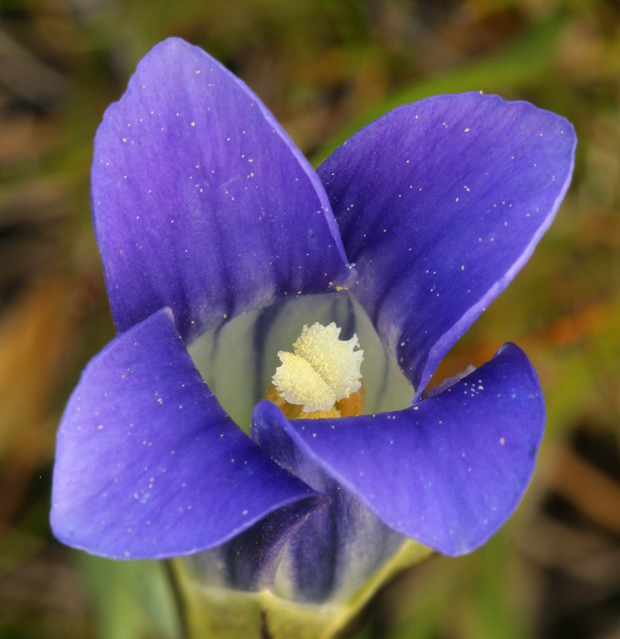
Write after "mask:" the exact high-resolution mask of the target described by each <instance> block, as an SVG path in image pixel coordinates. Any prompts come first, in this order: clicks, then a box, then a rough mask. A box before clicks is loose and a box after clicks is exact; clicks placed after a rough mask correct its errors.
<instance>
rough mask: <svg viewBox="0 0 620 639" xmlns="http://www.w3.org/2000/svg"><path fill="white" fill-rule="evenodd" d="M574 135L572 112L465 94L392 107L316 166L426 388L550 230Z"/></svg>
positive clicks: (408, 367) (374, 315)
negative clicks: (566, 115)
mask: <svg viewBox="0 0 620 639" xmlns="http://www.w3.org/2000/svg"><path fill="white" fill-rule="evenodd" d="M575 144H576V138H575V133H574V131H573V128H572V126H571V125H570V123H568V122H567V121H566V120H564V118H561V117H559V116H557V115H555V114H553V113H550V112H548V111H543V110H541V109H537V108H535V107H533V106H532V105H531V104H528V103H526V102H506V101H504V100H502V99H501V98H499V97H497V96H486V95H480V94H478V93H466V94H462V95H444V96H438V97H435V98H429V99H427V100H423V101H421V102H418V103H415V104H411V105H408V106H405V107H401V108H398V109H395V110H394V111H392V112H391V113H389V114H387V115H386V116H384V117H383V118H381V119H379V120H377V121H376V122H374V123H373V124H370V125H369V126H367V127H366V128H364V129H362V130H361V131H360V132H359V133H357V134H356V135H354V136H353V137H352V138H351V139H350V140H349V141H348V142H346V143H345V144H344V145H343V146H341V147H340V148H339V149H337V150H336V151H335V152H334V153H333V154H332V155H331V156H330V157H329V158H328V159H327V160H326V161H325V162H324V163H323V164H322V165H321V166H320V167H319V169H318V173H319V175H320V176H321V179H322V180H323V184H324V185H325V188H326V190H327V193H328V195H329V198H330V201H331V204H332V208H333V210H334V214H335V215H336V219H337V221H338V225H339V227H340V230H341V233H342V238H343V242H344V245H345V249H346V251H347V255H348V256H349V259H350V260H351V261H352V262H354V263H355V265H356V269H357V271H358V274H359V285H358V286H357V287H356V289H355V293H356V294H357V296H358V297H359V299H360V301H361V303H362V305H363V306H364V308H365V309H366V310H367V312H368V314H369V315H370V317H371V319H372V321H373V323H374V325H375V327H376V328H377V330H378V332H379V334H380V335H381V337H382V339H383V340H384V341H385V342H386V344H387V345H388V347H389V348H390V350H391V351H392V352H393V353H394V354H395V355H396V357H397V360H398V362H399V364H400V365H401V367H402V368H403V370H404V371H405V374H406V375H407V377H408V378H409V379H410V380H411V382H412V383H413V385H414V387H415V389H416V391H417V395H418V396H419V395H420V394H421V392H422V391H423V390H424V388H425V386H426V385H427V383H428V381H429V380H430V377H431V375H432V373H433V372H434V370H435V368H436V366H437V364H438V363H439V361H440V360H441V358H442V357H443V356H444V354H445V353H446V352H447V351H448V349H449V348H450V347H451V346H452V344H454V342H455V341H456V340H457V339H458V338H459V337H460V336H461V335H462V334H463V333H464V332H465V331H466V330H467V328H468V327H469V326H470V325H471V323H472V322H473V321H474V320H475V319H476V318H477V317H478V316H479V315H480V314H481V313H482V311H483V310H485V308H486V307H487V306H488V305H489V304H490V303H491V302H492V301H493V299H495V297H496V296H497V295H498V294H499V293H500V292H501V291H502V290H503V289H504V288H505V287H506V286H507V285H508V283H509V282H510V281H511V280H512V278H513V277H514V276H515V274H516V273H517V271H519V269H520V268H521V267H522V266H523V264H525V262H526V261H527V259H528V258H529V257H530V255H531V253H532V251H533V250H534V247H535V245H536V244H537V242H538V240H539V239H540V238H541V236H542V234H543V233H544V231H545V230H546V229H547V228H548V227H549V225H550V223H551V221H552V219H553V217H554V215H555V213H556V211H557V209H558V207H559V205H560V202H561V201H562V198H563V197H564V194H565V192H566V189H567V188H568V185H569V182H570V177H571V174H572V169H573V157H574V149H575Z"/></svg>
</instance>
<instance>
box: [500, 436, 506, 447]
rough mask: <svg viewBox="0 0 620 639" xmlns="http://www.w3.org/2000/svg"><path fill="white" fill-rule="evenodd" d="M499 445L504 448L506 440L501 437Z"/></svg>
mask: <svg viewBox="0 0 620 639" xmlns="http://www.w3.org/2000/svg"><path fill="white" fill-rule="evenodd" d="M499 443H500V444H501V445H502V446H503V445H504V444H505V443H506V440H505V439H504V438H503V437H500V438H499Z"/></svg>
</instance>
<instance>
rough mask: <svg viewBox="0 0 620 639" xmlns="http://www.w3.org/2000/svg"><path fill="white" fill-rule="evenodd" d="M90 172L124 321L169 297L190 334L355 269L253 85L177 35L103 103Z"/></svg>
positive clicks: (312, 177)
mask: <svg viewBox="0 0 620 639" xmlns="http://www.w3.org/2000/svg"><path fill="white" fill-rule="evenodd" d="M91 177H92V206H93V217H94V224H95V233H96V236H97V242H98V244H99V250H100V252H101V258H102V261H103V265H104V272H105V277H106V286H107V289H108V296H109V299H110V304H111V307H112V314H113V317H114V321H115V324H116V327H117V330H118V331H119V332H122V331H124V330H127V329H128V328H130V327H131V326H133V325H134V324H136V323H137V322H140V321H141V320H143V319H145V318H146V317H148V316H149V315H150V314H152V313H154V312H155V311H157V310H159V309H160V308H162V307H163V306H169V307H171V308H172V310H173V312H174V316H175V319H176V321H177V327H178V329H179V332H180V333H181V335H182V336H183V338H184V339H187V338H190V339H191V338H192V337H193V336H195V335H196V334H198V333H199V332H200V331H201V330H202V329H204V328H206V327H210V326H217V325H219V324H221V323H223V322H224V321H225V320H226V319H228V318H230V317H232V316H233V315H236V314H239V313H242V312H244V311H247V310H250V309H253V308H257V307H259V306H264V305H267V304H270V303H271V302H273V301H274V300H276V299H279V298H280V297H282V296H286V295H293V296H295V295H300V294H307V293H316V292H326V291H329V290H335V287H336V286H337V285H346V283H347V281H348V280H349V279H350V278H351V276H352V272H351V270H350V268H349V265H348V263H347V260H346V256H345V254H344V250H343V247H342V243H341V240H340V236H339V234H338V230H337V227H336V223H335V221H334V218H333V215H332V212H331V209H330V205H329V201H328V199H327V195H326V194H325V191H324V190H323V187H322V185H321V182H320V180H319V178H318V176H317V175H316V173H315V172H314V171H313V170H312V168H311V167H310V165H309V164H308V163H307V161H306V160H305V159H304V158H303V156H302V155H301V153H300V152H299V151H298V150H297V149H296V148H295V146H294V145H293V143H292V142H291V140H290V139H289V138H288V136H287V135H286V133H285V132H284V131H283V129H282V128H281V127H280V126H279V125H278V124H277V122H276V121H275V119H274V118H273V116H272V115H271V114H270V113H269V111H267V109H266V108H265V106H264V105H263V104H262V103H261V101H260V100H259V99H258V98H257V96H256V95H254V93H252V92H251V91H250V90H249V89H248V87H246V86H245V84H243V82H241V81H240V80H239V79H237V78H236V77H235V76H234V75H232V74H231V73H230V72H229V71H227V70H226V69H225V68H224V67H223V66H222V65H221V64H219V63H218V62H217V61H216V60H214V59H213V58H211V57H210V56H209V55H207V54H206V53H205V52H204V51H202V50H201V49H199V48H197V47H193V46H190V45H189V44H187V43H186V42H184V41H183V40H179V39H176V38H172V39H169V40H166V41H164V42H162V43H161V44H159V45H157V46H156V47H155V48H154V49H153V50H152V51H151V52H150V53H149V54H148V55H147V56H146V57H145V58H144V59H143V60H142V62H141V63H140V64H139V65H138V69H137V71H136V73H135V74H134V76H133V77H132V79H131V80H130V82H129V87H128V89H127V92H126V93H125V95H124V96H123V97H122V99H121V100H120V102H117V103H115V104H113V105H111V106H110V107H109V108H108V110H107V111H106V113H105V116H104V119H103V122H102V123H101V126H100V127H99V130H98V131H97V136H96V138H95V153H94V159H93V168H92V176H91Z"/></svg>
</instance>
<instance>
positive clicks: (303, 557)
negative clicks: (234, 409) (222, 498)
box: [252, 401, 403, 603]
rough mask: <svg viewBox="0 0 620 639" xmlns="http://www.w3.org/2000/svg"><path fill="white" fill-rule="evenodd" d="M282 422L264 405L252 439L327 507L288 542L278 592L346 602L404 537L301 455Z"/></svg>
mask: <svg viewBox="0 0 620 639" xmlns="http://www.w3.org/2000/svg"><path fill="white" fill-rule="evenodd" d="M286 422H287V420H286V418H285V417H284V415H283V414H282V412H281V411H280V409H279V408H277V407H276V406H275V405H274V404H272V403H271V402H267V401H263V402H261V403H260V404H258V406H257V407H256V408H255V410H254V413H253V420H252V438H253V439H254V441H256V442H257V443H258V444H259V445H260V447H261V448H262V449H263V450H264V451H265V452H266V453H267V454H268V455H270V456H271V457H272V458H273V459H275V460H276V461H277V462H278V463H279V464H280V465H281V466H283V467H284V468H286V469H287V470H289V471H290V472H292V473H294V474H295V475H296V476H297V477H299V478H300V479H302V480H303V481H304V482H305V483H306V484H308V485H309V486H311V487H312V488H314V489H315V490H317V491H319V492H320V493H322V494H324V495H328V496H329V497H330V499H331V503H330V504H329V505H328V506H326V507H325V508H322V509H321V510H320V511H316V512H313V513H312V514H311V515H309V516H308V518H307V520H306V521H305V522H304V523H303V524H302V525H301V526H300V527H299V529H298V530H296V531H295V532H294V533H293V534H292V535H291V536H290V538H289V539H288V544H287V547H286V550H285V553H284V556H283V559H282V564H281V566H280V569H279V573H278V577H279V578H280V579H279V581H278V582H276V586H277V587H278V592H281V593H283V594H284V596H285V597H286V598H288V599H295V600H300V601H305V602H312V603H322V602H325V601H330V602H332V603H334V602H338V601H347V600H348V599H349V598H350V597H351V596H352V595H354V594H355V592H356V591H357V590H358V589H359V588H360V587H361V586H362V585H363V584H364V583H365V582H366V581H367V580H368V578H369V577H370V576H371V575H372V574H373V573H374V572H375V571H376V570H377V569H378V568H380V567H381V566H382V565H383V564H384V563H385V562H386V561H387V560H388V559H389V558H390V557H391V556H392V555H393V554H394V553H395V552H396V551H397V550H398V548H399V547H400V545H401V544H402V542H403V537H402V536H401V535H399V534H398V533H396V532H394V531H393V530H390V529H389V528H387V527H386V526H385V525H384V524H383V523H382V522H381V520H380V519H378V518H377V517H376V516H375V515H374V514H373V513H372V512H371V511H370V510H368V508H366V507H365V506H364V505H363V504H362V503H361V502H360V500H359V499H358V498H357V497H356V496H355V495H354V494H352V493H350V492H349V491H347V490H346V489H344V488H343V487H342V486H341V485H339V484H338V483H336V481H334V480H333V479H332V478H331V477H330V476H329V475H327V474H326V473H325V472H324V471H323V470H322V469H321V468H320V467H319V466H318V465H317V464H316V463H315V461H313V460H312V459H311V458H310V457H309V456H306V455H304V454H303V453H304V451H302V450H301V449H299V448H297V446H296V444H295V442H294V441H292V440H291V438H290V434H289V432H288V431H287V428H286Z"/></svg>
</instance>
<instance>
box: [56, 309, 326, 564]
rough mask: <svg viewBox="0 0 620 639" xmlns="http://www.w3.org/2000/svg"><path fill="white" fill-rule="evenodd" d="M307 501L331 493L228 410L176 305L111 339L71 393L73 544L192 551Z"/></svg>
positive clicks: (67, 503) (66, 425) (67, 455)
mask: <svg viewBox="0 0 620 639" xmlns="http://www.w3.org/2000/svg"><path fill="white" fill-rule="evenodd" d="M300 501H303V502H304V503H305V506H306V509H307V511H311V510H312V509H314V508H316V507H318V506H320V505H322V504H323V503H325V499H324V498H323V497H321V496H317V495H316V493H314V491H312V490H311V489H310V488H308V486H306V485H305V484H303V483H302V482H301V481H299V480H298V479H297V478H295V477H293V476H292V475H290V474H289V473H287V472H286V471H284V470H283V469H282V468H280V467H279V466H278V465H277V464H275V463H274V462H273V461H271V460H270V459H269V458H268V457H267V456H266V455H265V454H264V453H262V452H261V450H260V449H259V448H258V446H256V445H255V444H254V443H253V442H252V441H251V440H250V439H249V438H248V437H247V436H246V435H244V434H243V433H242V432H241V431H240V430H239V429H238V428H237V427H236V426H235V425H234V424H233V422H232V421H231V420H230V418H229V417H228V416H227V415H226V413H224V411H223V410H222V409H221V407H220V405H219V404H218V402H217V400H216V398H215V396H214V395H213V394H212V393H211V391H210V390H209V388H208V387H207V385H206V384H205V383H204V382H203V380H202V378H201V377H200V374H199V373H198V371H197V370H196V369H195V368H194V365H193V364H192V361H191V358H190V357H189V355H188V353H187V351H186V350H185V347H184V346H183V342H182V341H181V338H180V336H179V334H178V332H177V330H176V328H175V326H174V320H173V317H172V313H171V312H170V310H169V309H163V310H162V311H160V312H158V313H157V314H155V315H153V316H151V317H149V318H148V319H147V320H145V321H144V322H142V323H140V324H138V325H137V326H135V327H134V328H132V329H131V330H129V331H127V332H126V333H124V334H123V335H122V336H120V337H118V338H117V339H115V340H114V341H113V342H111V343H110V344H109V345H108V346H107V347H106V348H105V349H104V350H103V351H102V352H101V353H100V354H99V355H98V356H97V357H95V358H94V359H93V360H92V361H91V363H90V364H89V365H88V367H87V368H86V370H85V371H84V373H83V375H82V378H81V380H80V383H79V384H78V387H77V388H76V390H75V391H74V393H73V395H72V396H71V399H70V400H69V403H68V405H67V408H66V410H65V414H64V416H63V419H62V422H61V424H60V428H59V431H58V439H57V446H56V464H55V467H54V477H53V489H52V512H51V524H52V529H53V531H54V534H55V535H56V536H57V537H58V539H60V540H61V541H63V542H64V543H66V544H69V545H71V546H76V547H78V548H82V549H84V550H88V551H89V552H91V553H94V554H98V555H104V556H107V557H113V558H117V559H123V558H132V559H135V558H145V557H146V558H162V557H171V556H179V555H185V554H188V553H193V552H198V551H200V550H205V549H208V548H212V547H215V546H217V545H219V544H222V543H224V542H226V541H229V540H230V539H232V538H233V537H235V536H236V535H239V534H240V533H242V532H243V531H245V530H247V529H248V528H249V527H250V526H252V525H253V524H256V523H257V522H259V521H260V520H261V519H262V518H263V517H265V516H266V515H268V514H270V513H272V512H274V511H277V510H278V509H281V508H284V507H287V506H291V505H293V504H296V503H297V502H300ZM302 510H303V508H301V507H295V508H291V509H290V512H291V519H292V520H293V521H291V522H290V523H291V524H294V518H295V516H298V515H300V514H301V511H302Z"/></svg>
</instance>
